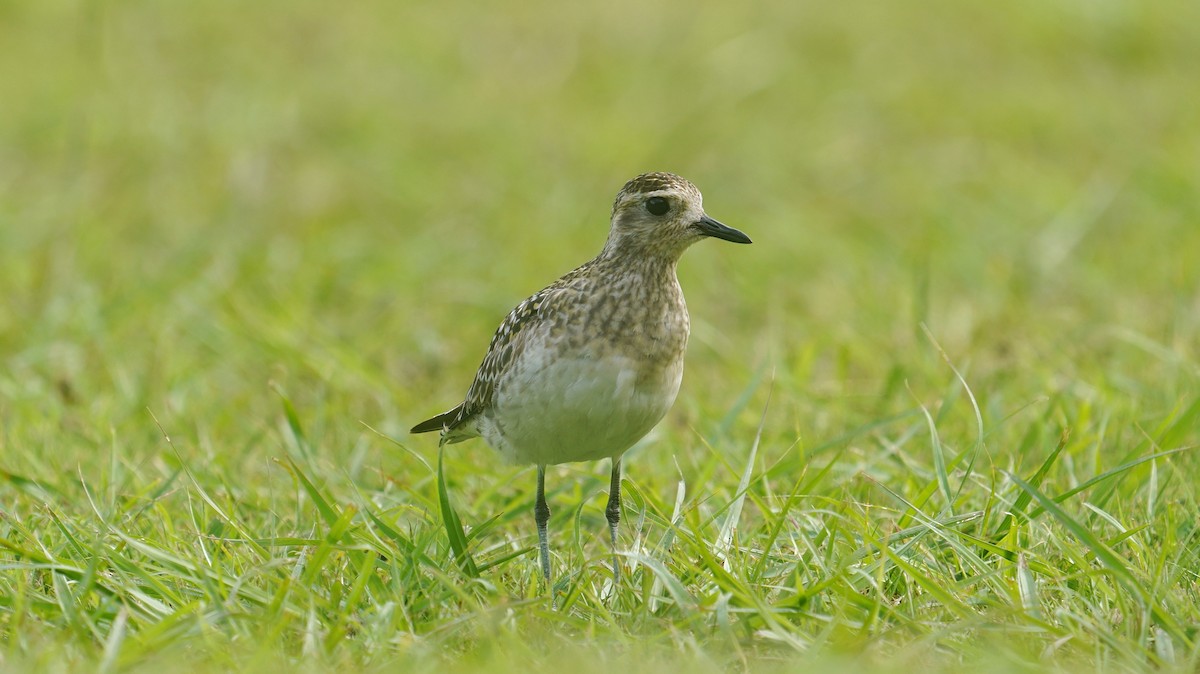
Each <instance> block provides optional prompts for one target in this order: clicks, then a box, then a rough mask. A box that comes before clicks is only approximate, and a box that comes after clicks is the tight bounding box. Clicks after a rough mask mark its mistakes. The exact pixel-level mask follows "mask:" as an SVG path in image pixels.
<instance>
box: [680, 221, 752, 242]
mask: <svg viewBox="0 0 1200 674" xmlns="http://www.w3.org/2000/svg"><path fill="white" fill-rule="evenodd" d="M692 227H695V228H696V230H697V231H699V232H700V233H701V234H703V235H704V236H711V237H715V238H718V239H724V240H725V241H732V242H734V243H750V237H748V236H746V235H745V234H743V233H741V232H739V231H738V230H736V229H734V228H732V227H730V226H728V225H723V224H721V223H719V222H717V221H716V220H713V219H712V218H710V217H708V216H707V215H706V216H704V217H703V218H700V219H699V220H697V221H696V222H695V223H693V224H692Z"/></svg>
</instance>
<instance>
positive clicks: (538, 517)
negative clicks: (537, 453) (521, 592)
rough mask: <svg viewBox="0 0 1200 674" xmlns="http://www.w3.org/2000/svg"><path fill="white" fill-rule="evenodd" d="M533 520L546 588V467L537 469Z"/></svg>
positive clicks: (548, 543)
mask: <svg viewBox="0 0 1200 674" xmlns="http://www.w3.org/2000/svg"><path fill="white" fill-rule="evenodd" d="M533 518H534V521H536V522H537V531H538V548H539V553H540V555H539V556H540V558H541V560H542V577H543V578H545V579H546V588H547V589H549V587H550V541H549V540H548V536H547V534H546V524H547V523H548V522H549V521H550V506H548V505H546V467H545V466H544V465H539V466H538V467H537V504H535V505H534V506H533Z"/></svg>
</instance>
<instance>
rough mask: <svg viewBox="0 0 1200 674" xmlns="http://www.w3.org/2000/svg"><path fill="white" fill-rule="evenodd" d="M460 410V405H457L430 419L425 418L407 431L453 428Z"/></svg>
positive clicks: (417, 431) (424, 431)
mask: <svg viewBox="0 0 1200 674" xmlns="http://www.w3.org/2000/svg"><path fill="white" fill-rule="evenodd" d="M460 412H462V405H459V406H458V407H455V408H454V409H452V410H448V411H446V412H442V413H441V414H439V415H437V416H436V417H433V418H432V419H426V420H425V421H422V422H421V423H419V424H417V425H416V426H413V427H412V430H411V431H409V432H410V433H429V432H430V431H441V430H445V429H447V428H453V426H454V424H455V422H456V421H458V415H459V413H460Z"/></svg>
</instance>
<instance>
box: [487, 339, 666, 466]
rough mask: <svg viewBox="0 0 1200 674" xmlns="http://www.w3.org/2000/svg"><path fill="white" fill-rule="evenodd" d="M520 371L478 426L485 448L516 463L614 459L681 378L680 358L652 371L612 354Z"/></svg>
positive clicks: (662, 408)
mask: <svg viewBox="0 0 1200 674" xmlns="http://www.w3.org/2000/svg"><path fill="white" fill-rule="evenodd" d="M525 365H526V366H527V369H526V371H525V372H524V373H513V374H514V375H515V376H512V377H510V379H509V382H508V384H507V386H506V387H505V388H504V389H503V390H500V391H497V392H496V397H495V399H494V400H493V407H492V410H491V411H490V412H489V413H487V414H485V415H484V418H483V419H480V424H479V431H480V433H481V435H483V437H484V439H485V440H487V442H488V444H490V445H491V446H492V447H494V448H496V449H497V450H498V451H500V453H501V454H502V455H503V456H504V457H505V458H506V459H507V460H509V461H512V462H516V463H534V464H557V463H567V462H571V461H592V460H596V459H602V458H606V457H618V456H620V455H621V454H622V453H624V452H625V450H627V449H629V448H630V447H631V446H633V444H634V443H635V442H637V441H638V440H640V439H641V438H642V437H643V436H645V435H646V433H648V432H650V429H651V428H654V425H655V424H657V423H658V422H659V421H660V420H661V419H662V418H663V416H664V415H665V414H666V413H667V410H668V409H670V407H671V404H672V403H674V402H675V395H676V394H677V393H679V383H680V381H681V380H682V378H683V361H682V359H680V360H679V361H677V362H674V363H669V364H667V365H666V367H664V368H660V369H656V370H653V371H647V370H645V369H644V368H643V370H641V371H639V370H638V369H637V368H636V367H635V363H634V362H633V361H632V360H631V359H629V358H626V357H623V356H617V355H607V356H605V357H603V358H600V359H584V358H559V359H554V360H553V362H542V363H526V364H525Z"/></svg>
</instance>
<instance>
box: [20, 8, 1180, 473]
mask: <svg viewBox="0 0 1200 674" xmlns="http://www.w3.org/2000/svg"><path fill="white" fill-rule="evenodd" d="M1198 20H1200V9H1198V8H1197V6H1196V4H1195V3H1187V2H1177V3H1171V2H1163V3H1132V2H1131V3H1126V2H1070V1H1062V2H1049V3H1047V2H1035V1H1032V0H1031V1H1028V2H1014V3H1008V4H1006V5H1005V6H1004V7H1003V8H999V7H994V6H992V5H987V4H983V3H959V2H948V1H947V2H924V3H918V4H876V3H854V2H851V3H804V2H799V3H747V4H744V5H739V6H733V5H729V4H721V5H711V6H694V5H690V4H662V5H649V6H647V5H645V4H643V3H628V2H614V3H606V4H605V5H603V6H597V7H593V8H588V9H583V8H580V7H576V6H569V5H559V4H553V3H528V4H525V5H523V6H512V7H507V6H506V7H501V6H484V5H479V4H476V3H458V2H448V3H436V4H435V3H352V4H348V5H344V6H337V7H333V6H328V5H325V4H322V3H312V2H299V3H254V4H252V5H249V6H247V5H245V4H244V3H222V2H203V3H166V2H134V3H79V2H61V1H53V0H52V1H48V2H37V3H29V2H8V3H4V4H3V5H0V31H2V32H0V98H2V99H3V101H4V103H3V112H2V114H0V255H3V258H2V260H0V289H2V296H3V305H2V311H0V348H2V349H3V351H2V352H0V353H2V354H3V358H4V361H3V365H4V367H3V368H2V372H3V375H2V376H3V379H2V380H0V381H2V382H3V384H2V386H3V389H2V391H3V394H4V398H3V399H4V402H3V403H2V404H3V405H4V413H5V416H6V417H7V418H8V421H9V423H8V424H6V425H7V426H9V428H11V426H12V422H13V421H14V419H13V415H14V414H15V415H18V416H20V415H21V414H23V413H24V414H29V415H32V416H34V417H39V416H43V415H45V417H46V418H42V419H33V420H31V422H32V423H36V424H37V425H40V426H41V427H42V428H43V431H44V432H42V433H38V434H36V435H35V436H34V438H35V439H36V440H37V441H38V442H37V444H39V445H44V446H45V447H47V448H50V447H53V449H54V450H55V451H61V452H68V454H65V456H70V457H71V458H72V459H74V458H76V454H81V455H82V456H83V457H86V455H87V451H86V450H87V449H88V448H89V447H91V446H93V443H96V442H99V443H101V444H107V439H106V438H107V437H108V434H109V431H108V426H110V425H112V426H114V427H116V428H117V429H119V430H120V431H121V432H134V433H139V434H143V433H150V430H149V429H148V428H147V417H146V415H145V413H144V408H145V407H147V406H149V407H151V408H155V409H157V410H159V411H160V412H161V413H162V414H163V415H164V416H165V417H166V418H168V419H170V420H172V421H173V422H174V423H172V424H168V425H169V426H171V427H173V428H176V427H178V426H179V425H182V426H183V427H185V428H194V429H195V431H196V432H200V430H201V429H202V428H205V427H208V428H212V427H213V426H214V425H215V424H218V423H219V422H221V421H222V420H229V419H230V417H232V420H231V421H230V422H231V423H242V422H243V420H244V419H245V418H246V416H247V413H249V415H250V416H251V417H256V418H262V417H265V416H267V412H265V411H262V410H263V409H271V408H272V407H273V406H274V405H275V401H274V400H272V399H271V396H270V395H268V394H267V388H266V383H267V381H268V380H272V379H274V380H277V381H281V382H284V383H290V382H292V381H296V382H297V386H298V388H299V390H297V391H295V392H294V395H296V396H300V397H303V396H305V395H314V396H316V395H330V396H348V397H349V398H350V399H352V400H353V401H354V404H353V406H352V407H351V408H350V409H349V412H350V413H351V415H352V416H353V417H355V418H361V419H364V420H371V421H374V422H378V423H380V424H383V425H388V422H395V423H394V424H392V425H391V426H389V427H394V429H401V428H403V427H405V426H406V425H407V424H408V423H409V422H410V421H414V420H417V419H418V418H424V417H425V415H427V414H429V413H431V412H433V411H436V410H439V409H441V408H442V407H445V406H448V405H450V404H452V403H453V402H454V400H455V399H456V397H457V396H459V395H461V393H462V390H464V389H465V386H466V383H467V380H468V379H469V377H470V375H471V373H472V372H473V370H474V366H475V364H476V362H477V361H478V359H479V357H480V356H481V353H482V349H483V346H484V344H485V342H486V339H487V338H488V336H489V335H490V332H491V330H492V329H493V326H494V325H495V324H496V322H497V321H498V320H499V318H500V317H501V316H502V315H503V314H504V313H505V312H506V311H507V310H508V308H509V307H511V306H512V305H513V304H514V303H515V301H516V300H518V299H520V298H521V297H524V296H525V295H527V294H528V293H529V292H532V291H533V290H535V289H537V288H538V287H540V286H541V285H543V284H544V283H547V282H549V281H550V280H552V279H553V278H555V277H556V276H557V275H558V274H559V273H561V272H563V271H566V270H567V269H569V268H571V267H573V266H575V265H576V264H578V263H580V262H582V261H584V260H586V259H587V258H588V257H590V256H591V255H593V254H594V252H595V251H596V250H598V248H599V245H600V243H601V242H602V241H603V238H604V235H605V228H606V226H607V214H608V206H609V204H610V203H611V198H612V195H613V194H614V193H615V191H616V189H617V188H618V187H620V185H621V184H622V183H623V182H624V181H625V180H626V179H628V178H629V177H631V176H633V175H635V174H636V173H639V172H642V171H647V170H670V171H675V172H678V173H681V174H683V175H685V176H687V177H689V178H691V179H692V180H693V181H694V182H696V183H697V184H698V185H699V186H700V187H701V189H702V190H704V191H705V193H706V197H707V200H706V205H707V206H708V209H709V211H710V212H711V213H713V214H714V215H715V216H717V217H718V218H722V219H724V220H726V221H728V222H730V223H731V224H733V225H735V226H738V227H741V228H743V229H745V230H746V231H747V232H749V233H750V234H751V235H752V236H753V237H754V238H755V240H756V241H757V242H758V245H755V246H753V247H751V248H747V249H728V248H724V247H722V246H718V245H711V244H710V245H703V246H698V247H697V249H696V250H694V251H692V252H691V253H689V256H688V257H687V258H686V259H685V261H684V263H683V265H682V269H681V276H682V278H683V282H684V285H685V288H686V289H687V291H688V295H689V300H690V302H691V306H692V313H693V315H694V316H695V318H696V321H695V322H696V323H697V326H696V333H697V334H696V339H695V340H694V341H693V348H692V360H693V365H694V366H693V367H691V368H690V369H689V374H688V382H689V384H688V387H687V389H685V391H686V393H685V396H684V397H683V402H684V405H683V407H685V408H686V407H688V406H689V403H688V401H689V400H696V399H701V400H702V399H705V398H706V397H708V396H719V395H720V394H718V393H716V392H713V391H710V390H709V387H712V386H722V387H728V386H740V382H739V380H738V376H737V371H739V370H741V371H750V370H754V369H756V368H762V367H768V368H776V369H780V370H784V371H787V370H789V369H790V368H789V363H793V361H794V360H795V359H797V358H803V357H805V356H804V355H803V354H804V353H806V350H812V349H815V350H816V352H818V353H822V354H827V353H836V352H842V355H841V358H840V361H839V362H840V368H841V369H836V370H830V371H826V372H823V373H817V374H814V375H812V376H813V377H816V378H817V380H816V381H813V382H810V383H811V384H812V386H811V387H806V388H808V389H809V390H810V393H809V395H813V396H819V395H834V394H847V395H854V394H856V393H869V392H873V391H875V390H877V387H876V386H875V380H878V379H879V378H880V372H879V365H880V364H881V363H882V362H883V361H884V360H888V358H887V356H890V355H891V354H892V353H894V352H897V351H899V352H901V353H903V351H904V350H910V349H914V348H918V347H919V346H921V345H923V344H924V340H923V338H920V337H919V336H918V331H917V330H916V325H917V323H918V322H919V321H926V322H927V323H928V324H929V325H930V327H931V329H932V330H933V332H934V333H935V335H937V336H938V338H939V339H940V340H942V341H943V346H945V347H947V348H948V349H950V350H951V352H952V353H955V354H959V355H963V356H966V355H967V354H976V353H977V354H978V355H977V356H973V357H972V359H973V360H975V361H977V367H978V368H984V369H987V370H989V372H990V373H992V374H994V375H995V376H997V377H1007V378H1016V379H1021V378H1022V376H1021V375H1022V373H1023V372H1025V371H1027V370H1030V369H1037V370H1038V371H1039V372H1040V373H1041V374H1044V375H1054V374H1062V375H1063V376H1065V377H1070V376H1071V375H1072V374H1073V373H1074V372H1075V369H1076V368H1079V367H1087V365H1088V364H1087V363H1084V364H1081V362H1080V361H1081V360H1082V361H1089V360H1094V361H1096V364H1098V365H1099V367H1100V368H1101V369H1100V370H1099V371H1097V372H1095V375H1096V376H1099V377H1102V378H1103V379H1104V380H1106V381H1107V380H1120V379H1122V378H1124V377H1142V376H1145V375H1147V374H1148V373H1147V372H1146V368H1163V369H1172V368H1176V367H1180V366H1184V367H1186V368H1187V369H1190V370H1191V372H1192V374H1194V373H1195V369H1196V335H1197V321H1198V320H1200V318H1198V315H1200V310H1198V306H1200V305H1198V302H1200V299H1198V294H1197V293H1198V291H1197V287H1198V285H1200V265H1198V264H1197V256H1198V253H1197V251H1200V227H1197V226H1196V223H1197V219H1198V215H1200V213H1198V200H1197V196H1196V182H1197V179H1196V176H1197V174H1198V172H1200V125H1198V124H1197V123H1196V114H1195V113H1196V110H1197V109H1200V93H1198V91H1200V88H1198V87H1196V86H1195V82H1194V75H1195V64H1196V63H1198V62H1200V39H1197V37H1198V34H1200V30H1198V29H1197V26H1198V25H1200V23H1198ZM1147 342H1149V343H1152V344H1153V345H1155V346H1156V347H1161V349H1165V350H1167V351H1169V352H1170V353H1172V354H1174V358H1173V359H1172V358H1168V359H1165V360H1164V359H1162V358H1158V357H1154V356H1152V357H1149V358H1146V357H1145V353H1143V351H1144V350H1145V349H1144V348H1143V346H1144V345H1145V343H1147ZM1151 350H1154V349H1151ZM821 360H822V361H824V360H825V359H821ZM835 360H837V359H835ZM900 360H901V361H903V360H904V359H903V358H900ZM718 361H719V362H721V363H724V364H725V365H726V366H727V367H728V368H729V371H725V372H719V373H717V374H714V375H712V376H709V375H707V374H706V372H710V371H712V372H717V370H715V368H714V367H713V366H712V364H713V362H718ZM1180 361H1183V362H1180ZM891 364H892V363H891V362H890V360H889V362H888V363H887V365H889V366H890V365H891ZM992 370H995V372H991V371H992ZM977 374H982V373H977ZM1160 375H1161V377H1158V376H1156V377H1154V378H1156V379H1157V378H1165V380H1166V381H1167V382H1170V381H1173V378H1172V377H1170V376H1167V374H1166V373H1160ZM731 376H732V378H733V380H732V381H731V379H730V378H731ZM742 380H744V377H743V378H742ZM1189 381H1190V382H1191V383H1192V384H1193V385H1194V383H1195V380H1194V377H1193V378H1192V379H1190V380H1189ZM301 382H303V383H301ZM317 382H319V383H317ZM1091 383H1092V385H1096V384H1098V383H1103V382H1091ZM1047 385H1053V382H1052V381H1047V379H1046V377H1044V376H1037V377H1035V378H1034V380H1033V381H1032V382H1030V383H1028V388H1024V389H1020V390H1019V391H1013V392H1012V393H1013V395H1014V396H1015V397H1017V398H1018V399H1020V398H1021V396H1026V397H1029V396H1035V395H1037V394H1038V389H1039V388H1042V387H1045V386H1047ZM318 390H319V391H320V393H318ZM56 392H57V393H56ZM64 392H70V394H71V396H72V397H73V398H76V399H77V400H78V403H79V404H78V405H75V406H72V407H69V408H63V407H59V406H56V405H49V404H46V403H43V404H39V403H38V400H39V399H44V398H47V397H55V396H61V394H63V393H64ZM214 393H218V394H219V395H214ZM1164 393H1167V392H1165V391H1164ZM1151 395H1153V393H1151ZM1164 403H1165V398H1164ZM697 404H698V403H697ZM264 405H265V408H264V407H263V406H264ZM806 412H811V410H806ZM59 415H62V416H63V417H64V418H61V419H56V418H54V417H57V416H59ZM796 423H798V424H802V425H803V426H806V427H810V428H811V424H812V420H811V419H810V418H808V415H807V414H802V415H800V416H799V417H797V419H796ZM60 424H66V428H67V429H69V430H71V431H72V432H71V433H70V434H66V435H64V434H63V433H61V432H60V431H61V430H62V429H63V427H62V426H61V425H60ZM352 428H353V427H352ZM178 430H182V429H178ZM358 430H359V429H353V430H352V431H351V432H354V433H357V432H358ZM177 432H178V431H177ZM26 442H28V439H27V440H26ZM5 449H6V450H7V451H6V453H11V452H12V450H13V448H12V447H6V448H5Z"/></svg>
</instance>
